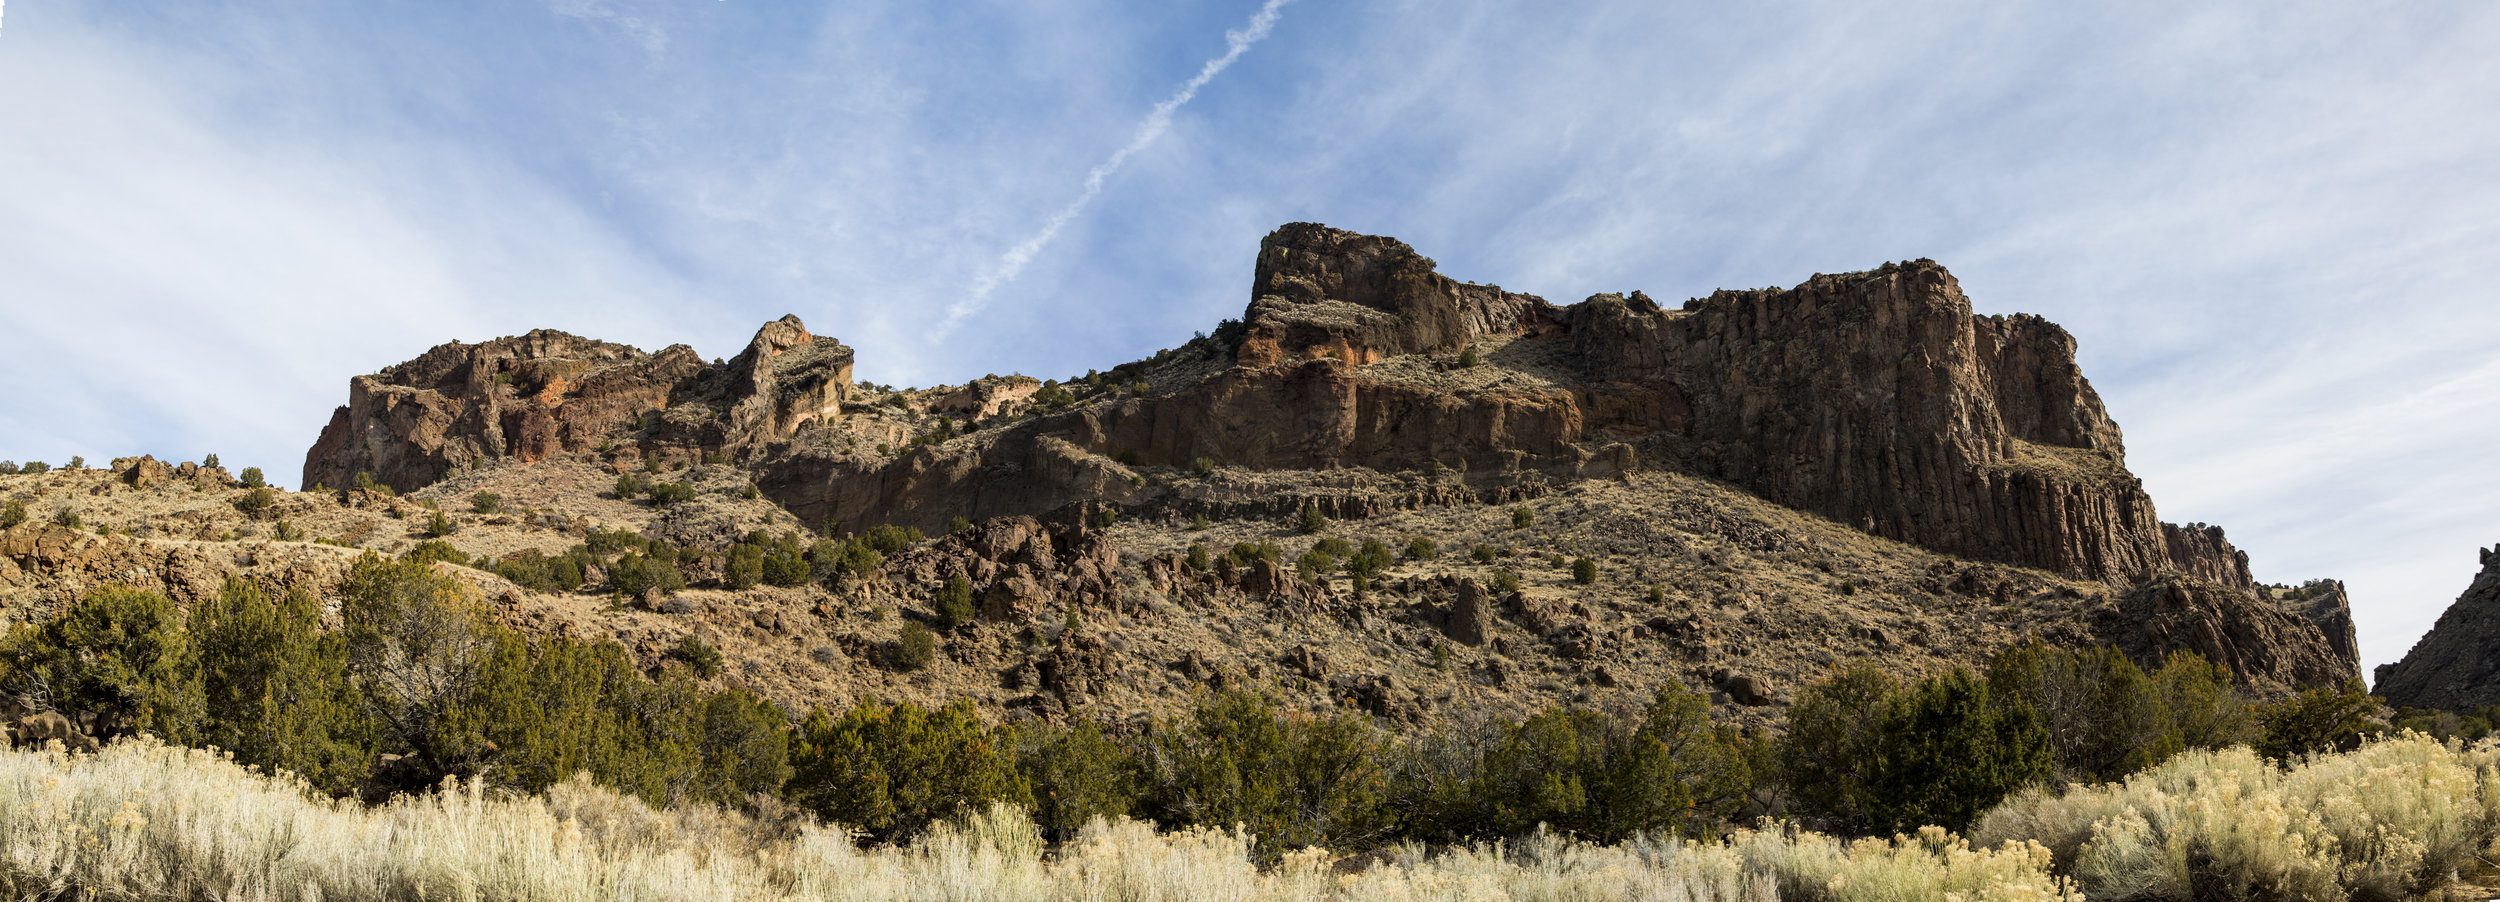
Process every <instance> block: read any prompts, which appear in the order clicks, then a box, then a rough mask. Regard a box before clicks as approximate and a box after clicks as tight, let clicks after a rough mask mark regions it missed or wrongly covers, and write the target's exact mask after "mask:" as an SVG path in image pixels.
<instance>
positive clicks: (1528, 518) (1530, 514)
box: [1510, 506, 1536, 529]
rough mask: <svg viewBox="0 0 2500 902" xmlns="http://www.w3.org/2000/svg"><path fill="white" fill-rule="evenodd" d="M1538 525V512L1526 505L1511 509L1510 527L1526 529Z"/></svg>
mask: <svg viewBox="0 0 2500 902" xmlns="http://www.w3.org/2000/svg"><path fill="white" fill-rule="evenodd" d="M1534 525H1536V512H1535V511H1532V510H1529V509H1527V508H1526V507H1525V506H1522V507H1514V508H1511V509H1510V528H1512V529H1526V528H1528V527H1530V526H1534Z"/></svg>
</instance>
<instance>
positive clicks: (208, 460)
mask: <svg viewBox="0 0 2500 902" xmlns="http://www.w3.org/2000/svg"><path fill="white" fill-rule="evenodd" d="M216 465H217V455H216V454H213V453H212V454H210V455H208V456H206V457H202V458H200V466H203V467H214V466H216Z"/></svg>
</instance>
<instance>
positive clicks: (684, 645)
mask: <svg viewBox="0 0 2500 902" xmlns="http://www.w3.org/2000/svg"><path fill="white" fill-rule="evenodd" d="M673 654H675V655H676V656H677V660H680V661H684V662H686V666H688V667H691V668H693V669H694V672H695V675H696V676H700V677H702V678H704V679H707V680H708V679H711V678H713V677H716V676H720V665H721V654H720V649H717V648H713V647H712V643H709V642H705V641H703V637H701V636H697V635H695V634H693V633H687V634H686V635H685V636H684V637H682V638H680V639H678V640H677V650H676V651H675V652H673Z"/></svg>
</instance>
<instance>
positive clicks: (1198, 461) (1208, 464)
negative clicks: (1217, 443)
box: [1189, 457, 1215, 476]
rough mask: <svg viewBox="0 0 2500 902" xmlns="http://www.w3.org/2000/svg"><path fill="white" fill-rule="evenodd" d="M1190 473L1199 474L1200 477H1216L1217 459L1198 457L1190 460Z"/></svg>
mask: <svg viewBox="0 0 2500 902" xmlns="http://www.w3.org/2000/svg"><path fill="white" fill-rule="evenodd" d="M1189 472H1191V473H1195V474H1198V475H1199V476H1211V475H1214V474H1215V458H1212V457H1198V458H1192V459H1190V461H1189Z"/></svg>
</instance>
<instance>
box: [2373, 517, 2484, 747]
mask: <svg viewBox="0 0 2500 902" xmlns="http://www.w3.org/2000/svg"><path fill="white" fill-rule="evenodd" d="M2480 555H2481V562H2482V568H2483V569H2482V572H2480V573H2476V574H2474V581H2473V583H2471V584H2469V585H2467V586H2466V587H2465V592H2464V593H2463V594H2461V595H2458V596H2457V600H2456V603H2455V604H2451V605H2449V606H2448V610H2447V611H2446V612H2444V613H2442V614H2440V615H2439V622H2438V623H2437V624H2434V625H2432V626H2431V631H2430V632H2429V633H2426V634H2424V635H2423V636H2422V638H2421V640H2420V641H2418V642H2415V643H2414V644H2413V649H2412V650H2411V651H2407V652H2405V656H2404V657H2403V658H2402V659H2400V660H2398V661H2397V662H2396V663H2393V664H2381V665H2379V667H2378V672H2377V674H2375V677H2376V678H2375V679H2374V680H2373V681H2372V685H2371V687H2370V691H2371V692H2372V693H2373V694H2375V695H2378V696H2380V697H2382V698H2385V699H2387V701H2388V703H2390V704H2394V705H2400V706H2404V707H2409V708H2444V709H2447V710H2450V711H2472V710H2474V709H2477V708H2481V707H2483V706H2485V705H2500V546H2494V547H2492V548H2489V549H2484V550H2482V551H2481V552H2480Z"/></svg>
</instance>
